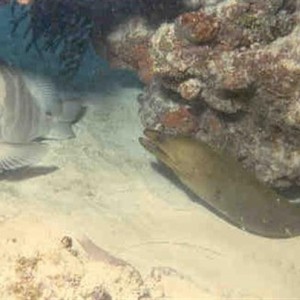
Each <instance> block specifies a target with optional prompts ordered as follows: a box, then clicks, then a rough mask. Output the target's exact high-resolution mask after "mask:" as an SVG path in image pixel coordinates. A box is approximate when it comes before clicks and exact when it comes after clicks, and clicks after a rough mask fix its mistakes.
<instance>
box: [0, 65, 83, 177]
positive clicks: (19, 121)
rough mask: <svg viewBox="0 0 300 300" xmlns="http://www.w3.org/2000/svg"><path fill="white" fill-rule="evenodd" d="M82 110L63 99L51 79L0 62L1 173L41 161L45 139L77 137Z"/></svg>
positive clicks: (79, 106) (74, 103) (75, 102)
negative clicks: (77, 122) (76, 128)
mask: <svg viewBox="0 0 300 300" xmlns="http://www.w3.org/2000/svg"><path fill="white" fill-rule="evenodd" d="M81 111H82V107H81V105H80V104H79V103H78V102H77V101H73V100H70V101H62V100H61V99H60V97H59V94H58V92H57V89H56V87H55V85H54V82H52V81H51V80H50V79H48V78H42V77H41V76H37V75H34V74H29V73H28V74H25V73H24V72H22V71H21V70H19V69H17V68H15V67H12V66H10V65H8V64H7V63H5V62H3V61H1V62H0V173H2V172H4V171H8V170H14V169H18V168H21V167H25V166H29V165H31V164H33V163H36V162H38V161H39V160H40V159H41V157H42V156H43V155H44V154H45V152H46V149H47V147H46V144H45V143H43V142H42V140H46V139H48V140H49V139H59V140H61V139H67V138H71V137H74V132H73V130H72V124H73V123H74V121H75V120H76V118H77V117H78V116H79V114H80V112H81Z"/></svg>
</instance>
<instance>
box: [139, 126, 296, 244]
mask: <svg viewBox="0 0 300 300" xmlns="http://www.w3.org/2000/svg"><path fill="white" fill-rule="evenodd" d="M144 134H145V137H141V138H140V139H139V141H140V143H141V144H142V145H143V146H144V147H145V148H146V149H147V150H148V151H150V152H151V153H153V154H154V155H155V156H156V158H157V159H158V160H159V161H161V162H162V163H163V164H165V165H166V166H167V167H169V168H170V169H171V170H172V171H173V172H174V173H175V174H176V175H177V177H178V178H179V179H180V181H181V182H182V183H183V184H184V185H186V186H187V187H188V188H189V189H190V190H191V191H192V192H193V193H195V194H196V195H197V196H199V197H200V198H201V199H202V200H203V201H205V202H206V203H207V204H208V206H210V207H212V208H213V209H214V210H216V211H217V212H218V214H220V215H221V216H223V217H224V219H227V220H228V221H230V223H232V224H234V225H236V226H238V227H239V228H241V229H243V230H246V231H248V232H251V233H254V234H257V235H260V236H264V237H268V238H289V237H294V236H297V235H300V207H299V206H297V205H296V204H292V203H290V202H289V201H288V200H287V199H285V198H283V197H281V196H279V195H278V194H277V193H276V192H275V191H273V190H272V189H270V188H268V187H266V186H264V185H263V184H262V183H260V182H259V181H258V180H257V179H256V177H255V176H254V174H250V173H249V172H248V171H246V170H245V169H244V168H243V167H242V165H241V164H240V163H239V162H238V161H236V160H235V159H234V158H233V157H231V156H230V155H228V154H226V153H222V152H218V151H216V150H214V149H212V148H211V147H210V146H208V145H206V144H205V143H203V142H201V141H197V140H195V139H191V138H186V137H170V136H164V135H163V134H162V133H160V132H158V131H154V130H145V132H144Z"/></svg>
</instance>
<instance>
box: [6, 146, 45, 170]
mask: <svg viewBox="0 0 300 300" xmlns="http://www.w3.org/2000/svg"><path fill="white" fill-rule="evenodd" d="M46 150H47V147H46V145H44V144H40V143H29V144H10V143H0V173H2V172H4V171H9V170H15V169H19V168H23V167H27V166H30V165H32V164H35V163H37V162H38V161H39V160H40V159H41V158H42V156H43V155H44V154H45V153H46Z"/></svg>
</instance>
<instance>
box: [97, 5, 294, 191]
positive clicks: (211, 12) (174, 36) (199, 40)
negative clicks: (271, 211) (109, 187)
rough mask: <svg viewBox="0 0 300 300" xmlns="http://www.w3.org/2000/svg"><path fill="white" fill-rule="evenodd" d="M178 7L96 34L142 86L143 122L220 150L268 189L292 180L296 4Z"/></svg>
mask: <svg viewBox="0 0 300 300" xmlns="http://www.w3.org/2000/svg"><path fill="white" fill-rule="evenodd" d="M187 5H188V6H189V7H190V8H191V7H192V8H193V5H195V7H196V9H195V10H194V11H189V12H183V13H181V14H180V15H179V16H178V17H176V18H175V19H174V21H169V22H168V23H162V24H161V25H160V26H158V27H153V26H152V24H151V23H149V22H147V20H146V19H145V18H142V17H136V16H135V17H133V18H131V19H129V20H128V21H126V22H125V23H123V24H122V25H121V26H119V27H116V28H115V29H114V31H113V32H112V33H111V34H109V35H108V37H107V39H106V47H107V58H108V59H109V60H110V62H111V63H112V65H114V66H118V67H126V68H131V69H133V70H136V71H137V72H138V74H139V76H140V79H141V80H142V81H143V82H144V83H145V84H146V85H147V87H146V88H145V91H144V93H143V94H142V95H141V96H140V97H139V101H140V104H141V109H140V115H141V119H142V121H143V124H144V125H145V127H155V128H161V129H162V130H165V131H166V132H171V133H173V134H182V133H184V134H187V135H191V136H195V137H196V138H198V139H201V140H204V141H206V142H207V143H209V144H210V145H212V146H213V147H216V148H225V149H227V150H228V151H229V152H230V153H232V154H233V155H234V156H235V157H237V158H238V159H239V160H240V161H241V162H242V163H243V164H244V166H245V167H246V168H248V169H249V170H251V171H254V172H255V173H256V175H257V177H258V178H259V179H260V180H261V181H263V182H265V183H267V184H268V185H270V186H273V187H276V188H289V187H292V186H300V84H299V83H300V47H299V44H300V24H299V12H300V9H299V1H289V0H268V1H259V0H253V1H247V0H244V1H242V0H241V1H234V0H228V1H188V4H187ZM95 41H96V40H95ZM95 44H96V43H95ZM95 49H96V50H97V49H98V48H97V46H96V47H95Z"/></svg>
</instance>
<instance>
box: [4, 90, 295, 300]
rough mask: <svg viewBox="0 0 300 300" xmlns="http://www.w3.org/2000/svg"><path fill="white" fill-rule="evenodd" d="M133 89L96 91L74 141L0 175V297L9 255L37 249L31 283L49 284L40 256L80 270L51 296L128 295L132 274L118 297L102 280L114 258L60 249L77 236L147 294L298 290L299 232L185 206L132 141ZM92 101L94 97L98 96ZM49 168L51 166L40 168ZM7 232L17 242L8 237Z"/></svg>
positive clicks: (285, 294)
mask: <svg viewBox="0 0 300 300" xmlns="http://www.w3.org/2000/svg"><path fill="white" fill-rule="evenodd" d="M138 92H139V91H138V90H135V89H129V88H128V89H126V88H125V89H118V88H116V89H115V91H113V92H112V93H111V95H107V96H106V97H103V96H102V98H101V97H100V98H99V100H98V104H97V105H93V106H91V107H90V108H89V110H88V113H87V115H86V116H85V118H84V119H83V120H82V121H81V122H80V123H79V124H77V125H76V133H77V138H76V139H73V140H68V141H63V142H52V143H51V144H50V152H49V155H48V156H47V157H46V158H45V159H44V160H43V161H42V162H41V164H40V165H39V166H37V167H36V168H32V169H29V170H27V171H22V172H17V173H15V174H12V175H10V176H9V177H8V178H7V179H6V180H2V181H1V182H0V187H1V202H0V208H1V209H0V212H1V220H2V223H1V226H0V231H1V234H0V235H1V241H2V246H1V249H2V250H1V253H0V255H1V259H0V261H1V264H0V265H2V266H3V272H1V273H2V274H6V273H5V272H8V273H7V274H9V275H6V277H5V278H6V280H5V281H4V280H3V279H2V280H0V294H2V293H4V291H5V290H7V289H8V288H9V287H10V290H11V286H12V285H13V284H16V282H18V280H19V281H20V278H19V277H20V274H18V272H13V268H12V264H13V265H14V266H15V265H16V260H17V257H18V256H25V257H27V258H28V257H29V258H32V257H35V256H34V255H35V254H34V253H36V252H37V251H39V252H40V253H41V255H42V257H43V259H42V262H41V263H39V264H38V269H37V271H36V276H37V278H35V279H34V280H35V281H34V284H35V286H37V282H39V280H40V281H43V282H44V281H47V282H48V281H49V280H50V281H51V280H52V279H49V274H46V273H47V272H46V273H43V272H44V271H43V270H44V268H45V266H44V264H46V265H48V264H50V265H52V266H51V268H53V261H52V260H51V258H49V255H50V254H49V253H52V252H53V251H54V252H55V253H56V254H55V255H60V256H62V257H63V258H62V261H63V262H62V264H63V265H64V266H65V267H62V266H61V265H60V264H58V265H57V269H55V268H54V269H53V272H54V273H57V274H61V273H63V274H64V272H65V270H68V272H69V273H70V274H71V275H72V274H73V275H74V274H75V273H76V272H79V273H80V276H81V277H80V278H81V280H80V283H78V284H77V285H78V287H77V288H74V286H64V287H62V286H61V287H60V288H59V282H60V281H59V282H52V281H51V284H50V283H49V284H50V285H51V288H49V286H48V289H51V290H52V292H53V293H54V292H56V293H62V294H64V293H65V294H64V296H63V299H81V298H80V295H82V293H83V291H87V292H86V293H88V292H91V291H92V290H93V289H94V287H95V286H96V285H97V284H98V285H101V286H102V287H103V288H105V290H106V291H108V293H110V294H111V295H112V296H113V299H124V297H125V298H127V297H129V298H128V299H137V297H138V296H137V295H136V294H135V293H136V289H137V288H136V287H135V284H137V283H136V280H137V279H135V280H134V282H135V283H134V284H133V283H131V281H130V279H128V278H131V277H130V276H132V274H131V272H129V273H130V274H131V275H128V274H127V273H126V274H127V275H124V276H125V277H126V278H127V280H129V282H127V281H126V282H125V286H126V289H125V290H124V293H123V294H122V293H121V294H120V292H118V291H119V288H120V287H119V286H114V285H113V286H112V285H111V283H109V282H106V281H105V280H104V279H106V277H107V276H108V275H107V274H110V272H114V271H113V270H115V268H116V267H115V266H114V265H112V266H110V265H109V264H108V265H109V266H108V267H107V266H106V268H104V269H103V270H102V269H101V268H100V269H101V270H102V271H101V272H100V271H99V268H98V267H97V268H96V269H95V268H94V267H91V265H93V261H94V260H93V259H91V260H88V261H87V262H85V261H84V262H78V261H77V259H75V258H74V257H72V256H70V254H69V253H67V254H68V255H67V254H66V253H65V252H63V250H59V246H58V245H59V244H60V243H59V241H60V239H61V238H62V237H63V235H65V234H68V235H70V236H71V237H73V239H74V240H76V239H80V238H81V237H82V235H83V234H84V235H86V236H88V237H89V238H90V239H91V240H93V241H94V242H95V243H96V244H97V245H98V246H99V247H101V248H102V249H105V250H106V251H108V252H109V253H110V254H111V255H113V256H115V257H118V258H119V259H122V260H124V261H126V262H127V263H129V264H130V265H132V266H134V270H135V271H134V272H135V273H134V274H135V275H134V276H137V277H139V276H140V277H139V278H140V279H139V280H142V279H141V278H143V280H144V282H145V283H143V284H139V285H138V286H139V288H138V290H139V293H145V289H146V290H147V291H148V292H149V297H152V298H155V297H158V296H160V297H161V296H163V295H165V296H169V297H174V298H181V299H183V298H184V299H188V298H194V299H196V298H197V299H200V298H201V299H204V298H205V299H206V298H208V299H215V298H218V299H220V298H222V299H237V298H238V299H249V298H255V299H259V298H262V299H266V298H277V299H279V298H280V299H283V298H285V299H286V298H289V299H292V298H293V299H296V298H297V297H298V296H299V295H300V285H299V280H298V278H299V271H300V270H299V263H298V261H299V258H300V254H299V253H300V251H299V250H300V245H299V239H297V238H295V239H290V240H269V239H264V238H260V237H256V236H253V235H250V234H247V233H245V232H243V231H241V230H238V229H236V228H234V227H232V226H231V225H228V224H227V223H225V222H224V221H222V220H220V219H219V218H218V217H216V216H214V215H213V214H211V213H210V212H209V211H207V210H206V209H205V208H204V207H202V206H200V205H198V204H196V203H193V202H192V201H191V200H190V199H189V198H188V197H187V196H186V194H185V193H184V192H182V191H181V190H179V189H178V188H177V187H176V186H175V185H173V183H171V182H170V181H168V180H167V179H166V178H164V177H163V176H162V175H161V174H159V173H157V172H156V171H154V170H153V169H152V168H151V166H150V162H151V161H152V157H151V156H150V155H148V153H146V152H145V151H144V150H143V148H142V147H141V146H140V145H139V144H138V142H137V138H138V136H140V135H141V128H140V127H139V126H138V124H139V120H138V117H137V103H136V101H135V97H136V95H137V93H138ZM93 99H94V102H96V101H97V96H95V95H94V96H92V100H93ZM51 166H55V167H57V168H58V169H56V170H55V169H54V168H53V170H52V169H51V168H49V169H50V171H53V172H49V173H48V174H47V173H45V174H39V173H43V172H44V171H46V170H47V167H51ZM30 176H32V177H31V178H28V177H30ZM12 238H16V239H17V241H18V242H17V243H15V244H12V243H11V242H7V239H12ZM57 248H58V249H57ZM39 249H42V250H39ZM51 249H52V250H51ZM53 249H54V250H53ZM51 251H52V252H51ZM64 251H65V250H64ZM24 253H25V254H24ZM57 253H59V254H57ZM65 260H66V262H64V261H65ZM97 263H99V262H97ZM102 263H103V262H102ZM5 265H7V267H5ZM64 268H66V269H64ZM77 268H78V270H77ZM93 268H94V269H93ZM153 268H156V269H154V271H152V273H151V270H152V269H153ZM111 269H112V270H111ZM125 269H126V268H125ZM97 270H98V271H97ZM97 272H98V273H97ZM107 272H108V273H107ZM69 273H68V274H69ZM100 273H101V274H100ZM57 274H56V275H57ZM70 274H69V275H70ZM114 274H115V273H114ZM116 274H117V275H113V276H116V277H118V276H119V275H118V274H119V273H118V272H117V273H116ZM122 274H123V273H122ZM149 274H152V275H151V276H152V277H151V276H150V275H149ZM157 274H159V275H157ZM161 274H163V275H161ZM13 275H14V276H16V277H13ZM69 275H68V276H69ZM71 275H70V276H71ZM73 275H72V276H73ZM3 276H4V275H2V277H1V278H4V277H3ZM18 276H19V277H18ZM57 276H63V275H57ZM74 276H75V275H74ZM93 276H94V277H93ZM97 276H98V277H97ZM109 276H110V275H109ZM122 276H123V275H122ZM128 276H129V277H128ZM149 276H150V277H149ZM153 277H154V279H153ZM7 278H9V279H7ZM63 278H64V277H63ZM82 278H84V279H82ZM122 278H123V277H122ZM149 278H150V279H149ZM155 278H156V279H155ZM157 278H158V279H157ZM124 280H125V279H124ZM157 280H158V281H160V282H159V284H158V283H157ZM149 282H152V283H151V284H152V285H151V284H150V283H149ZM153 282H154V283H155V284H154V283H153ZM86 284H89V287H88V288H86ZM132 284H133V286H132ZM149 284H150V285H151V288H149ZM158 286H159V287H158ZM79 287H80V288H79ZM85 288H86V289H85ZM131 289H133V290H134V291H135V292H134V291H132V290H131ZM2 291H3V292H2ZM66 293H70V296H66V295H67V294H66ZM118 293H119V294H118ZM129 295H130V296H129ZM7 299H8V298H7ZM12 299H14V298H12ZM16 299H17V298H16ZM20 299H25V298H20ZM30 299H31V298H30ZM45 299H47V298H45ZM54 299H56V298H54ZM57 299H58V298H57ZM91 299H92V298H91Z"/></svg>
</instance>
